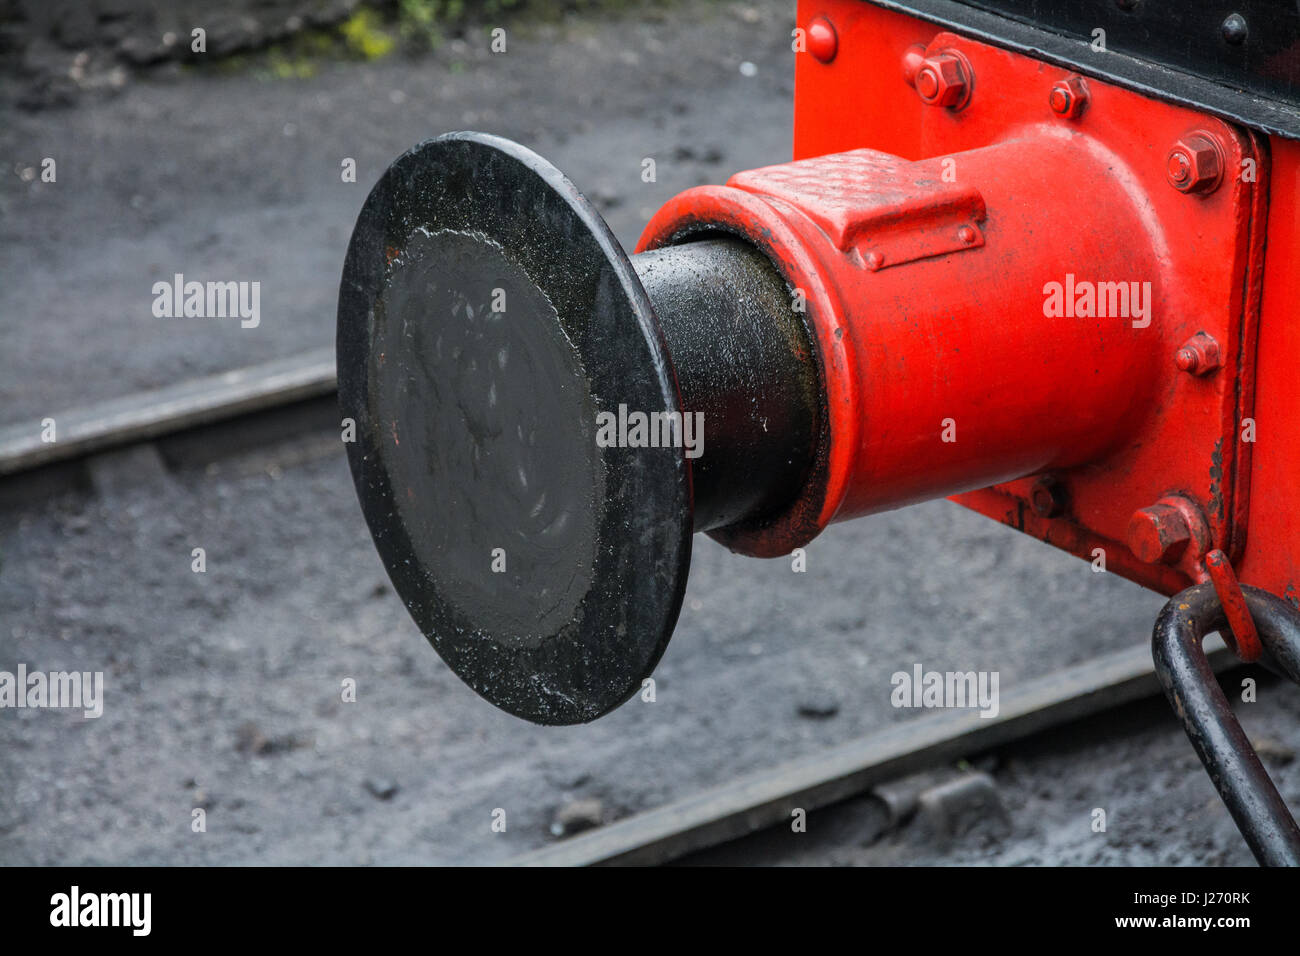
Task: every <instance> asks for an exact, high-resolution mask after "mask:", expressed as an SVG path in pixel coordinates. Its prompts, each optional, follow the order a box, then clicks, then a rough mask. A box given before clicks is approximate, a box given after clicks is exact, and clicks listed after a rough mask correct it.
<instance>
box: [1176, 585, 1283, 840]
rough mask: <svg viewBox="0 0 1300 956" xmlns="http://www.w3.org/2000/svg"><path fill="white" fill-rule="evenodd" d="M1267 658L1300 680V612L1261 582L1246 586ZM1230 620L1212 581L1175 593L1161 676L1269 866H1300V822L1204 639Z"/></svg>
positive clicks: (1219, 784) (1274, 667) (1246, 832)
mask: <svg viewBox="0 0 1300 956" xmlns="http://www.w3.org/2000/svg"><path fill="white" fill-rule="evenodd" d="M1241 590H1242V593H1243V594H1244V595H1245V597H1246V604H1247V606H1248V607H1249V608H1250V613H1251V616H1252V617H1253V618H1254V620H1255V626H1256V627H1257V628H1258V630H1259V638H1260V642H1261V643H1262V644H1263V645H1264V656H1263V658H1262V659H1261V661H1260V662H1261V663H1263V664H1265V666H1267V667H1268V668H1269V669H1270V670H1273V671H1275V672H1277V673H1279V674H1281V675H1282V676H1285V677H1288V678H1290V679H1291V680H1293V681H1295V682H1297V683H1300V613H1297V612H1296V610H1295V609H1294V608H1293V607H1292V606H1291V605H1290V604H1288V603H1287V602H1286V601H1283V600H1282V599H1281V598H1278V597H1275V596H1274V595H1272V594H1269V593H1268V592H1267V591H1261V590H1260V589H1259V588H1252V587H1245V586H1243V587H1242V589H1241ZM1226 627H1227V619H1226V618H1225V616H1224V613H1223V608H1222V607H1221V606H1220V604H1219V599H1218V597H1217V595H1216V594H1215V593H1214V586H1213V585H1212V584H1199V585H1197V586H1195V587H1191V588H1188V589H1187V590H1185V591H1182V592H1180V593H1178V594H1176V595H1174V596H1173V597H1172V598H1171V599H1170V600H1169V603H1167V604H1166V605H1165V606H1164V607H1163V608H1162V609H1161V611H1160V615H1159V616H1158V617H1157V618H1156V625H1155V630H1154V631H1153V633H1152V635H1151V653H1152V655H1153V657H1154V658H1155V670H1156V676H1157V677H1159V678H1160V684H1161V686H1162V687H1163V688H1164V691H1165V696H1166V697H1167V698H1168V699H1169V703H1170V705H1171V706H1172V707H1173V709H1174V713H1175V714H1177V715H1178V717H1179V719H1180V720H1181V721H1182V723H1183V729H1184V730H1185V731H1187V737H1188V739H1189V740H1191V742H1192V746H1193V747H1194V748H1195V749H1196V753H1197V755H1198V756H1199V757H1200V758H1201V763H1203V764H1204V765H1205V770H1206V772H1207V773H1209V775H1210V780H1211V781H1212V782H1213V783H1214V786H1215V789H1217V790H1218V791H1219V796H1220V797H1222V798H1223V802H1224V804H1226V805H1227V807H1228V812H1229V813H1231V814H1232V819H1233V820H1234V821H1235V822H1236V824H1237V829H1239V830H1240V831H1241V834H1242V836H1243V837H1245V838H1246V842H1247V843H1248V844H1249V845H1250V849H1251V852H1252V853H1254V854H1255V859H1256V860H1258V861H1259V863H1260V865H1261V866H1300V826H1297V825H1296V821H1295V818H1294V817H1293V816H1292V815H1291V811H1290V810H1289V809H1288V808H1287V805H1286V803H1285V802H1284V801H1283V800H1282V797H1281V795H1280V794H1279V793H1278V792H1277V787H1275V786H1274V785H1273V781H1272V779H1270V778H1269V775H1268V771H1267V770H1265V769H1264V765H1263V764H1262V763H1260V760H1259V757H1258V755H1256V753H1255V748H1254V747H1253V746H1252V745H1251V743H1250V740H1249V739H1248V738H1247V737H1246V733H1245V731H1244V730H1242V729H1241V724H1240V723H1239V722H1238V721H1237V718H1236V716H1235V715H1234V714H1233V712H1232V707H1231V706H1230V705H1229V703H1228V698H1227V697H1226V696H1224V693H1223V690H1222V689H1221V688H1220V687H1219V682H1218V679H1217V678H1216V677H1215V674H1214V670H1213V668H1211V667H1210V662H1209V661H1208V660H1207V659H1206V656H1205V648H1204V646H1203V643H1202V642H1203V640H1204V638H1205V635H1206V634H1208V633H1209V632H1211V631H1219V630H1222V629H1224V628H1226Z"/></svg>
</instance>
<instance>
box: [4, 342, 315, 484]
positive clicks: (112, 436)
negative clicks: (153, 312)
mask: <svg viewBox="0 0 1300 956" xmlns="http://www.w3.org/2000/svg"><path fill="white" fill-rule="evenodd" d="M334 391H335V376H334V350H333V349H332V348H324V349H317V350H314V351H311V352H307V353H305V354H303V355H300V356H295V357H294V358H290V359H282V360H279V361H274V362H268V363H266V364H263V365H256V366H250V367H247V368H241V369H235V370H233V371H229V372H223V373H221V374H218V375H210V376H206V377H204V378H199V379H194V380H192V381H188V382H181V383H179V384H176V385H171V386H167V387H165V388H160V389H154V390H150V391H146V392H138V393H135V394H132V395H127V396H125V397H122V398H116V399H110V400H108V401H105V402H99V403H97V404H95V405H93V406H88V407H84V408H72V409H68V410H66V411H64V412H57V413H54V414H52V415H50V416H48V417H47V418H43V419H40V420H32V421H24V422H16V423H13V424H10V425H6V426H3V427H0V478H5V477H8V476H14V475H19V474H22V473H24V472H31V471H35V470H36V469H39V468H43V467H46V466H50V465H58V464H64V463H68V462H72V461H76V460H77V459H82V458H86V457H88V456H90V455H94V454H97V453H99V452H104V451H110V450H112V449H115V448H121V447H123V446H125V445H130V444H136V443H139V442H146V441H156V440H161V439H166V438H170V437H173V436H176V435H179V434H183V433H186V432H192V431H195V430H197V429H201V428H203V427H206V426H210V425H214V424H219V423H222V422H228V421H231V420H234V419H239V418H244V417H248V416H257V415H273V414H275V413H276V412H279V411H283V410H285V409H289V408H292V407H294V406H297V405H300V404H301V403H303V402H307V401H311V400H313V399H319V398H324V397H328V396H330V395H332V394H333V393H334ZM50 423H52V425H53V428H52V430H51V429H50V427H48V426H49V424H50Z"/></svg>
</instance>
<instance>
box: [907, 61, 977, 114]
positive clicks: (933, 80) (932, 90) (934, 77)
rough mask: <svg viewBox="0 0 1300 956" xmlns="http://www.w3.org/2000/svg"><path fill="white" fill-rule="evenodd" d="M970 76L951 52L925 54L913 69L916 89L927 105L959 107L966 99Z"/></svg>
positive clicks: (948, 107) (967, 97)
mask: <svg viewBox="0 0 1300 956" xmlns="http://www.w3.org/2000/svg"><path fill="white" fill-rule="evenodd" d="M970 81H971V78H970V75H969V71H968V68H967V67H966V65H965V64H964V63H963V62H962V59H961V57H959V56H957V55H956V54H955V53H937V54H935V55H934V56H927V57H926V58H925V60H924V62H922V64H921V67H920V69H919V70H917V71H916V83H915V86H916V92H917V94H918V95H919V96H920V97H921V100H922V102H925V103H928V104H929V105H930V106H942V107H945V108H947V109H960V108H961V107H963V106H965V105H966V101H967V100H968V99H969V98H970V87H971V82H970Z"/></svg>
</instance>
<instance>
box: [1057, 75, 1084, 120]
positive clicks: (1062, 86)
mask: <svg viewBox="0 0 1300 956" xmlns="http://www.w3.org/2000/svg"><path fill="white" fill-rule="evenodd" d="M1047 105H1048V106H1050V107H1051V108H1052V112H1053V113H1055V114H1056V115H1057V116H1060V117H1062V118H1063V119H1078V118H1079V116H1081V115H1082V114H1083V110H1084V108H1085V107H1086V106H1087V105H1088V87H1087V84H1085V83H1084V82H1083V77H1081V76H1067V77H1066V78H1065V79H1063V80H1057V81H1056V83H1054V84H1053V85H1052V91H1051V92H1050V93H1048V94H1047Z"/></svg>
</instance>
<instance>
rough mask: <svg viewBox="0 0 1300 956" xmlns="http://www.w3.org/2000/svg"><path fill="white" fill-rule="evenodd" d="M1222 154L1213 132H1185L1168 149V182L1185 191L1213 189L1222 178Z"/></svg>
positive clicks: (1208, 190)
mask: <svg viewBox="0 0 1300 956" xmlns="http://www.w3.org/2000/svg"><path fill="white" fill-rule="evenodd" d="M1223 155H1224V153H1223V145H1222V144H1221V143H1220V142H1219V138H1218V137H1217V136H1215V135H1214V134H1213V133H1207V132H1204V131H1203V130H1198V131H1197V132H1194V133H1187V134H1186V135H1184V136H1182V137H1180V138H1179V140H1178V142H1176V143H1174V145H1173V147H1172V148H1171V149H1170V150H1169V157H1168V159H1167V160H1166V165H1165V172H1166V174H1167V175H1168V177H1169V185H1171V186H1173V187H1174V188H1175V189H1177V190H1178V191H1179V192H1184V193H1201V194H1205V193H1212V192H1214V190H1216V189H1218V188H1219V183H1220V182H1221V181H1222V180H1223Z"/></svg>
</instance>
